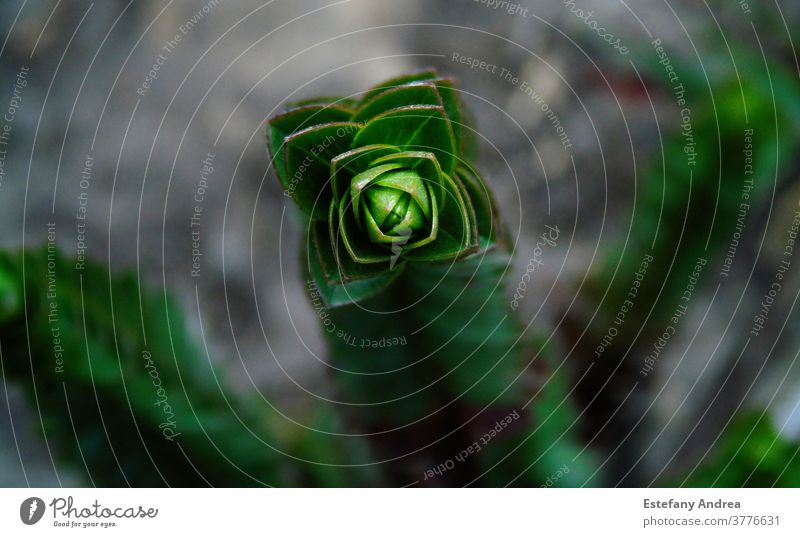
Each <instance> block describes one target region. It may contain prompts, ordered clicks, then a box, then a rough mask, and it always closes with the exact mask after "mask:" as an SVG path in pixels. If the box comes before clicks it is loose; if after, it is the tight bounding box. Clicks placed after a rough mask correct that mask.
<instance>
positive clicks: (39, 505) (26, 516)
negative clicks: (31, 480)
mask: <svg viewBox="0 0 800 537" xmlns="http://www.w3.org/2000/svg"><path fill="white" fill-rule="evenodd" d="M43 516H44V500H42V499H41V498H37V497H36V496H34V497H33V498H28V499H27V500H25V501H24V502H22V505H20V506H19V518H20V519H21V520H22V523H23V524H27V525H28V526H32V525H34V524H36V523H37V522H39V521H40V520H41V519H42V517H43Z"/></svg>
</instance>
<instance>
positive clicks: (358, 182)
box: [350, 162, 402, 222]
mask: <svg viewBox="0 0 800 537" xmlns="http://www.w3.org/2000/svg"><path fill="white" fill-rule="evenodd" d="M401 167H402V164H400V163H397V162H394V163H389V164H382V165H380V166H373V167H372V168H369V169H368V170H367V171H364V172H361V173H360V174H358V175H356V176H355V177H354V178H353V181H352V182H351V183H350V199H351V200H352V206H351V207H350V210H351V211H353V213H355V219H356V222H359V221H360V219H361V214H360V213H361V193H362V192H363V191H364V189H365V188H367V187H368V186H369V185H370V184H372V183H373V182H374V181H375V180H376V179H377V178H378V177H380V176H381V175H382V174H384V173H385V172H388V171H391V170H396V169H398V168H401Z"/></svg>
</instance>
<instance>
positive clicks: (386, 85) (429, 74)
mask: <svg viewBox="0 0 800 537" xmlns="http://www.w3.org/2000/svg"><path fill="white" fill-rule="evenodd" d="M436 76H437V74H436V71H435V70H433V69H426V70H425V71H420V72H418V73H412V74H410V75H402V76H398V77H395V78H390V79H389V80H384V81H383V82H381V83H380V84H376V85H375V86H373V87H372V88H370V89H369V90H367V91H366V92H364V96H363V97H362V98H361V103H362V104H363V103H365V102H367V101H369V100H370V99H372V98H373V97H375V96H376V95H377V94H379V93H382V92H384V91H386V90H389V89H392V88H394V87H397V86H403V85H406V84H411V83H413V82H421V81H424V80H433V79H435V78H436Z"/></svg>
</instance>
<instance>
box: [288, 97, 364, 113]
mask: <svg viewBox="0 0 800 537" xmlns="http://www.w3.org/2000/svg"><path fill="white" fill-rule="evenodd" d="M318 104H324V105H327V106H335V107H337V108H342V109H346V110H349V112H350V114H352V113H353V112H355V110H356V106H357V105H358V101H356V99H353V98H352V97H311V98H310V99H302V100H300V101H293V102H290V103H287V104H286V108H287V109H292V108H300V107H303V106H309V105H318Z"/></svg>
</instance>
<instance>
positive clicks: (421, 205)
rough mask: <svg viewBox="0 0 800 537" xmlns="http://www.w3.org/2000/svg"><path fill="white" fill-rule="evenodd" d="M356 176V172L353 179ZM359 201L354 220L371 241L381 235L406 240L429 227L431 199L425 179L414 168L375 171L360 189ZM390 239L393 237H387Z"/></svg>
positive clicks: (380, 237) (376, 239)
mask: <svg viewBox="0 0 800 537" xmlns="http://www.w3.org/2000/svg"><path fill="white" fill-rule="evenodd" d="M365 173H367V174H368V173H369V171H367V172H365ZM362 175H363V174H362ZM358 180H359V176H356V178H355V179H354V183H357V182H358ZM359 203H360V207H359V211H358V212H359V216H360V219H358V220H357V222H358V225H359V227H360V228H361V229H363V230H366V231H367V233H368V234H369V237H370V240H371V241H372V242H376V243H382V242H386V240H385V239H384V237H390V238H394V237H401V238H402V239H404V240H408V239H409V238H411V237H414V236H415V235H417V234H419V233H424V234H426V235H428V234H430V232H431V231H432V230H431V223H432V218H431V216H432V215H431V199H430V196H429V195H428V190H427V187H426V186H425V179H423V178H422V177H421V176H420V175H419V173H417V172H416V171H414V170H405V169H400V170H392V171H388V172H385V173H383V174H381V175H379V176H378V177H377V179H375V180H374V181H372V182H371V183H369V185H368V186H367V187H366V188H365V189H364V190H363V191H362V192H361V195H360V196H359ZM378 231H379V232H380V233H377V232H378ZM390 242H395V241H392V240H391V239H390Z"/></svg>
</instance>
